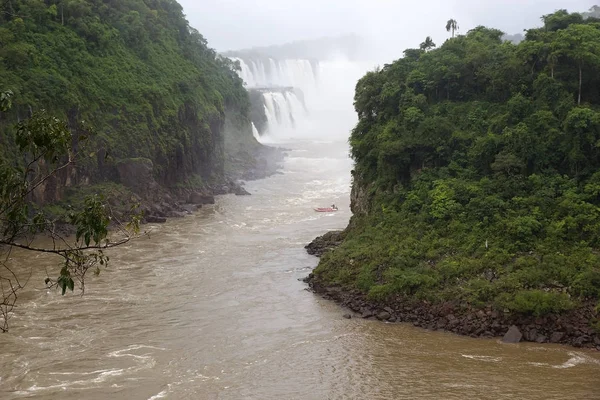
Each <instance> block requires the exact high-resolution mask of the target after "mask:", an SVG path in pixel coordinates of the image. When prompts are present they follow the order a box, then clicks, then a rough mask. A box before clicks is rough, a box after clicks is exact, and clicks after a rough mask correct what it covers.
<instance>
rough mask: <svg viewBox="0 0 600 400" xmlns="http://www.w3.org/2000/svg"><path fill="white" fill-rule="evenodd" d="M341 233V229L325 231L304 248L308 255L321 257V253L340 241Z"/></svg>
mask: <svg viewBox="0 0 600 400" xmlns="http://www.w3.org/2000/svg"><path fill="white" fill-rule="evenodd" d="M342 240H343V234H342V231H332V232H327V233H326V234H324V235H323V236H319V237H318V238H316V239H315V240H313V241H312V242H310V243H309V244H307V245H306V246H305V247H304V248H305V249H306V252H307V253H308V254H310V255H313V256H317V257H321V256H322V255H323V253H325V252H326V251H329V250H331V249H334V248H335V247H337V246H339V245H340V243H342Z"/></svg>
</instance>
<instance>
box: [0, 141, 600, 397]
mask: <svg viewBox="0 0 600 400" xmlns="http://www.w3.org/2000/svg"><path fill="white" fill-rule="evenodd" d="M286 147H291V148H292V149H293V151H292V152H291V153H290V157H289V158H288V159H287V160H286V162H285V164H284V170H283V175H276V176H274V177H271V178H269V179H266V180H262V181H257V182H251V183H249V184H248V185H247V188H248V190H249V191H250V192H251V193H252V196H247V197H236V196H224V197H221V198H219V199H218V202H217V204H216V205H215V206H214V207H207V208H205V209H202V210H201V211H199V212H198V213H197V214H195V215H193V216H189V217H186V218H184V219H178V220H169V221H168V223H167V224H164V225H155V226H148V228H152V232H151V234H150V235H149V236H148V237H145V238H142V239H140V240H137V241H136V242H135V243H133V244H131V245H130V246H128V247H124V248H120V249H117V250H116V251H115V252H114V253H113V264H112V266H111V267H110V268H109V269H108V270H105V271H103V272H102V274H101V275H100V276H99V277H97V278H91V279H89V281H88V287H87V292H86V295H85V296H84V297H80V296H78V295H68V296H65V297H61V296H59V295H58V294H57V293H56V292H54V291H47V290H44V289H43V288H42V287H43V284H42V280H43V277H44V275H43V273H41V272H37V273H34V275H33V276H32V278H31V281H30V285H29V289H28V291H27V292H26V293H24V294H23V296H22V298H21V301H20V303H19V304H20V307H19V309H18V311H17V312H16V314H15V316H14V317H13V319H12V320H11V324H12V328H11V331H10V332H9V333H8V334H3V335H0V398H2V399H21V398H36V399H60V400H66V399H128V400H129V399H144V400H145V399H160V398H165V399H317V400H321V399H598V398H600V354H599V353H597V352H587V351H579V350H576V349H573V348H569V347H562V346H548V345H537V344H527V343H522V344H519V345H503V344H501V343H499V342H498V341H497V340H495V339H494V340H484V339H471V338H465V337H459V336H454V335H451V334H446V333H440V332H428V331H425V330H421V329H417V328H413V327H412V326H409V325H403V324H384V323H381V322H377V321H366V320H362V319H351V320H346V319H344V318H343V317H342V315H343V314H344V311H343V310H342V309H340V308H339V307H338V306H337V305H336V304H333V303H331V302H329V301H326V300H323V299H321V298H319V297H318V296H316V295H314V294H312V293H310V292H308V291H306V290H305V289H306V285H305V284H304V283H303V282H301V281H299V279H301V278H303V277H305V276H306V275H307V274H308V273H309V272H310V270H311V269H312V268H313V267H314V266H315V265H316V263H317V260H316V259H315V258H313V257H311V256H309V255H307V254H306V253H305V251H304V249H303V246H304V245H305V244H306V243H308V242H309V241H310V240H312V239H313V238H314V237H315V236H317V235H319V234H322V233H324V232H325V231H327V230H331V229H338V228H343V227H344V226H345V225H346V224H347V222H348V219H349V217H350V211H349V209H348V206H349V204H348V199H349V191H350V179H349V171H350V169H351V167H352V165H351V162H350V160H348V158H347V146H346V145H345V144H343V143H314V142H295V143H287V144H286ZM331 203H336V204H337V205H338V206H339V207H340V211H339V212H337V213H332V214H327V213H323V214H318V213H315V212H314V211H313V210H312V208H313V207H323V206H329V205H330V204H331ZM15 257H16V258H17V259H18V261H19V262H20V264H21V265H22V271H24V272H26V271H28V268H30V267H34V270H36V271H40V270H42V269H43V267H45V266H51V265H53V264H54V263H56V260H55V259H48V258H47V257H42V256H37V255H30V254H29V255H27V254H22V253H16V254H15Z"/></svg>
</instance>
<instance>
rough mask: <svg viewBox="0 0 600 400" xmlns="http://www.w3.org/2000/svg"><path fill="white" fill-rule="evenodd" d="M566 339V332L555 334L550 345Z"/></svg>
mask: <svg viewBox="0 0 600 400" xmlns="http://www.w3.org/2000/svg"><path fill="white" fill-rule="evenodd" d="M564 337H565V334H564V332H554V333H553V334H552V335H551V336H550V343H560V341H561V340H563V338H564Z"/></svg>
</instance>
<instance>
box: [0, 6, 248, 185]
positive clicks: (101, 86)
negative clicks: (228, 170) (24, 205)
mask: <svg viewBox="0 0 600 400" xmlns="http://www.w3.org/2000/svg"><path fill="white" fill-rule="evenodd" d="M0 7H1V8H2V10H1V11H2V12H1V13H0V91H11V92H12V93H13V94H14V95H13V96H12V108H11V110H10V111H7V112H4V113H0V158H2V159H3V160H4V161H7V162H9V163H17V164H18V163H19V159H18V158H19V156H18V155H17V154H16V152H15V151H14V149H15V146H14V129H13V127H14V124H15V123H16V122H18V121H21V120H23V119H27V118H29V117H30V116H31V115H32V114H33V113H36V112H38V111H40V110H45V112H46V113H48V114H49V115H52V116H55V117H57V118H59V119H61V120H64V121H66V122H67V124H68V126H69V128H70V129H71V131H72V132H73V141H74V143H73V147H74V148H77V141H78V138H79V137H80V136H81V135H82V134H84V135H85V136H88V135H89V133H90V132H92V131H91V130H90V127H91V128H93V140H94V145H93V150H94V154H96V156H95V157H92V159H91V160H89V159H88V162H87V164H84V165H79V167H80V172H81V174H80V178H81V179H80V180H83V179H82V177H84V176H85V178H86V180H91V181H92V183H94V182H101V181H103V180H111V179H112V180H115V179H116V170H115V166H116V165H117V164H118V163H119V162H122V161H123V160H127V159H140V158H142V159H149V160H151V161H152V162H153V166H154V175H155V177H156V179H157V181H158V182H159V183H161V184H163V185H165V186H173V185H175V184H176V183H177V182H181V181H184V180H186V179H192V178H193V179H194V181H195V182H208V181H212V180H218V179H219V178H220V177H222V175H223V173H224V169H225V165H224V164H225V161H224V160H225V154H224V150H223V147H224V140H225V139H224V126H225V121H226V119H227V121H228V122H229V121H231V122H232V123H233V125H232V126H236V127H237V128H238V129H237V131H236V132H238V134H241V133H240V132H242V131H243V133H244V134H246V136H247V137H248V138H251V137H252V134H251V132H250V127H249V122H248V119H247V115H248V112H249V107H250V103H249V99H248V94H247V92H246V90H245V89H244V87H243V82H242V80H241V79H240V78H239V77H238V76H237V74H236V72H235V68H236V67H235V66H234V65H233V64H232V62H231V61H229V60H228V59H226V58H223V57H221V56H219V55H218V54H217V53H216V52H215V51H214V50H212V49H210V48H209V47H208V45H207V41H206V40H205V38H204V37H203V36H202V35H201V34H200V33H199V32H198V31H197V30H195V29H194V28H192V27H190V25H189V24H188V22H187V21H186V19H185V16H184V15H183V11H182V7H181V6H180V5H179V4H178V3H177V2H176V1H175V0H118V1H117V0H111V1H100V0H8V1H2V2H1V3H0ZM230 130H231V131H232V132H233V131H234V129H230Z"/></svg>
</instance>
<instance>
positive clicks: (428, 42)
mask: <svg viewBox="0 0 600 400" xmlns="http://www.w3.org/2000/svg"><path fill="white" fill-rule="evenodd" d="M419 48H420V49H421V50H424V51H429V50H431V49H433V48H435V43H433V39H432V38H431V36H427V37H426V38H425V41H424V42H423V43H421V45H420V46H419Z"/></svg>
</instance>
